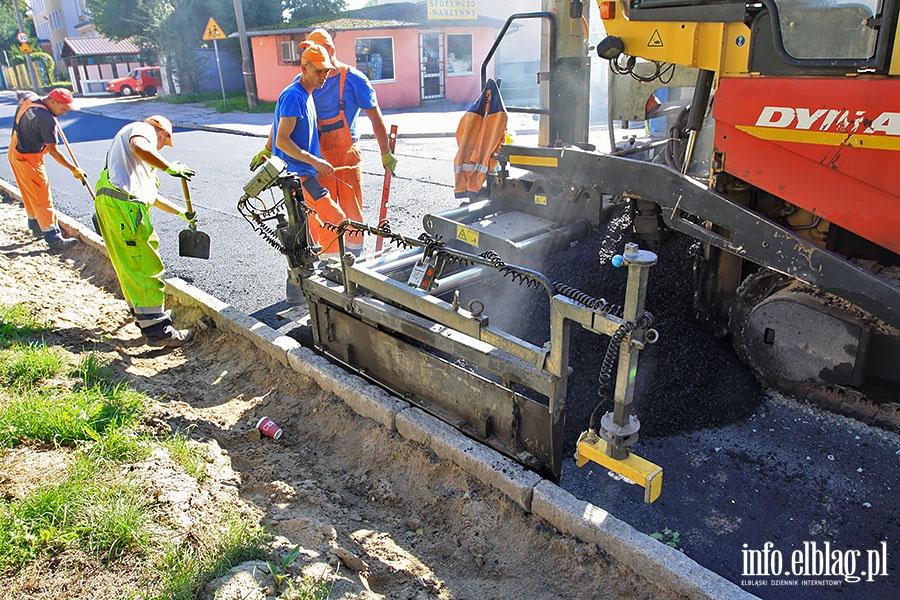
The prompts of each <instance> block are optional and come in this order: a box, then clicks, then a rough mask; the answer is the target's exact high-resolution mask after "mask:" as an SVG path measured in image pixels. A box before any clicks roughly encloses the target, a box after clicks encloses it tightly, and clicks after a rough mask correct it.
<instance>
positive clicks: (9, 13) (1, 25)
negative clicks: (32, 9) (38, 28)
mask: <svg viewBox="0 0 900 600" xmlns="http://www.w3.org/2000/svg"><path fill="white" fill-rule="evenodd" d="M18 2H19V13H20V14H21V15H22V25H23V26H24V28H25V33H27V34H28V38H29V41H32V42H33V41H34V40H35V39H37V35H36V34H35V32H34V23H33V22H32V20H31V19H28V18H25V11H26V10H28V6H27V5H26V4H25V1H24V0H18ZM17 33H19V23H18V21H16V11H15V10H14V9H13V0H0V48H3V49H5V50H6V49H12V48H18V47H19V46H20V45H21V44H20V43H19V41H18V40H16V34H17Z"/></svg>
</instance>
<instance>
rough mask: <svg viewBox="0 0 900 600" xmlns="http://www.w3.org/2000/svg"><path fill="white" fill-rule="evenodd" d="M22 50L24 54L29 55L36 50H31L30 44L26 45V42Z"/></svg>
mask: <svg viewBox="0 0 900 600" xmlns="http://www.w3.org/2000/svg"><path fill="white" fill-rule="evenodd" d="M21 50H22V52H24V53H25V54H28V53H30V52H34V50H32V49H31V46H29V45H28V44H26V43H24V42H23V43H22V48H21Z"/></svg>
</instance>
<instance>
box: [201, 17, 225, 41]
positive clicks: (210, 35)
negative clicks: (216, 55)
mask: <svg viewBox="0 0 900 600" xmlns="http://www.w3.org/2000/svg"><path fill="white" fill-rule="evenodd" d="M227 37H228V36H226V35H225V34H224V33H222V28H221V27H219V24H218V23H216V22H215V21H214V20H213V18H212V17H210V18H209V23H207V24H206V29H205V30H204V31H203V39H204V40H224V39H225V38H227Z"/></svg>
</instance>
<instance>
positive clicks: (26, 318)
mask: <svg viewBox="0 0 900 600" xmlns="http://www.w3.org/2000/svg"><path fill="white" fill-rule="evenodd" d="M50 329H51V327H50V325H49V324H48V323H45V322H43V321H41V320H40V319H38V318H37V317H36V316H34V315H33V314H32V313H31V312H29V310H28V309H27V308H26V307H25V306H24V305H23V304H11V305H10V304H0V346H8V345H9V344H10V343H12V342H19V341H22V340H23V339H26V338H28V337H31V336H33V335H35V334H38V333H44V332H46V331H50Z"/></svg>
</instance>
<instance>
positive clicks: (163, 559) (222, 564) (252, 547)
mask: <svg viewBox="0 0 900 600" xmlns="http://www.w3.org/2000/svg"><path fill="white" fill-rule="evenodd" d="M268 538H269V534H267V533H266V532H265V530H264V529H263V528H262V527H259V526H256V525H250V524H248V523H247V521H246V520H245V519H244V518H243V517H241V516H240V515H238V514H236V513H231V514H228V515H226V517H225V524H224V525H223V527H222V529H221V531H220V532H218V534H217V535H216V536H214V537H212V536H211V537H210V539H208V540H205V542H206V543H202V544H199V545H198V546H190V545H187V544H183V543H177V542H169V543H167V544H166V545H165V546H164V548H163V552H162V553H161V554H160V556H159V557H158V559H157V561H156V564H155V565H154V567H153V568H152V569H151V571H152V572H151V579H152V580H154V581H158V582H159V583H158V588H157V590H158V591H156V592H155V594H154V595H152V596H148V600H193V599H194V598H195V597H196V593H197V591H198V589H199V587H200V586H202V585H203V584H204V583H206V582H207V581H211V580H213V579H215V578H216V577H220V576H221V575H224V574H225V573H226V572H227V571H228V569H230V568H231V567H233V566H235V565H237V564H240V563H242V562H244V561H248V560H253V559H258V558H264V557H265V555H266V553H265V551H264V549H263V544H264V543H265V542H266V541H267V540H268Z"/></svg>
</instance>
